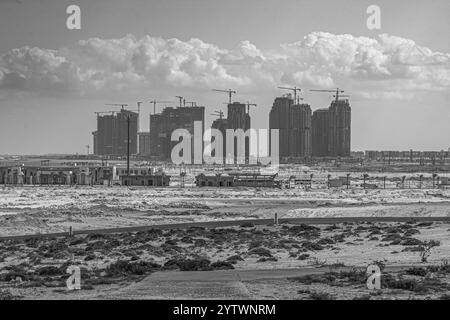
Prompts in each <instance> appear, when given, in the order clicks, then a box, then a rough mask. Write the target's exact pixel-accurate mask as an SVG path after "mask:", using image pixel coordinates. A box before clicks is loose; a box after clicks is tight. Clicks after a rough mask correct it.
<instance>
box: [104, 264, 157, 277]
mask: <svg viewBox="0 0 450 320" xmlns="http://www.w3.org/2000/svg"><path fill="white" fill-rule="evenodd" d="M160 268H161V266H160V265H159V264H157V263H154V262H146V261H139V262H129V261H125V260H118V261H116V262H114V263H112V264H110V265H109V266H108V267H107V268H106V274H107V275H108V276H127V275H144V274H147V273H149V272H152V271H154V270H156V269H160Z"/></svg>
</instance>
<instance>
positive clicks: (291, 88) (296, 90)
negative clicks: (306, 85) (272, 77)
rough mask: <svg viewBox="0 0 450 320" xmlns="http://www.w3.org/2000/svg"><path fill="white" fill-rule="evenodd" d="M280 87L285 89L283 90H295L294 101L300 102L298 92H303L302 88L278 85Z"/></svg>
mask: <svg viewBox="0 0 450 320" xmlns="http://www.w3.org/2000/svg"><path fill="white" fill-rule="evenodd" d="M278 89H283V90H291V91H293V92H294V102H295V103H298V99H297V92H301V91H302V89H300V88H297V87H278Z"/></svg>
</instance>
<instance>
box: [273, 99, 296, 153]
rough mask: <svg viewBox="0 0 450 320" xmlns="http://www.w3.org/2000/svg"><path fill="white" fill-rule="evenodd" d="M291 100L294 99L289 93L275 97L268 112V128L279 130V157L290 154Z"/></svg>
mask: <svg viewBox="0 0 450 320" xmlns="http://www.w3.org/2000/svg"><path fill="white" fill-rule="evenodd" d="M293 102H294V100H293V99H292V96H291V95H290V94H287V95H283V96H282V97H277V98H275V101H274V102H273V106H272V109H271V110H270V113H269V128H270V129H278V130H279V153H280V157H281V158H286V157H289V156H290V150H289V146H290V143H289V138H290V134H289V125H290V120H289V117H290V109H291V106H292V104H293Z"/></svg>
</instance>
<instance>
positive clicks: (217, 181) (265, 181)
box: [195, 173, 281, 188]
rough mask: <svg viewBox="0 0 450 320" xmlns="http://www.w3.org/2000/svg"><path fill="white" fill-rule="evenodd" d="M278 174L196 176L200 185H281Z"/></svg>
mask: <svg viewBox="0 0 450 320" xmlns="http://www.w3.org/2000/svg"><path fill="white" fill-rule="evenodd" d="M276 177H277V174H272V175H268V174H260V173H227V174H209V175H206V174H203V173H201V174H199V175H198V176H196V177H195V184H196V185H197V186H198V187H267V188H276V187H280V186H281V183H280V181H278V180H276Z"/></svg>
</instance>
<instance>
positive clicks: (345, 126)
mask: <svg viewBox="0 0 450 320" xmlns="http://www.w3.org/2000/svg"><path fill="white" fill-rule="evenodd" d="M328 121H329V129H328V130H329V131H328V133H329V136H328V151H329V156H331V157H350V150H351V108H350V104H349V102H348V100H347V99H345V100H337V101H336V100H335V101H333V102H332V103H331V106H330V108H329V109H328Z"/></svg>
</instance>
